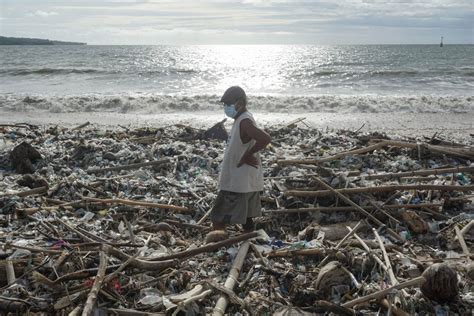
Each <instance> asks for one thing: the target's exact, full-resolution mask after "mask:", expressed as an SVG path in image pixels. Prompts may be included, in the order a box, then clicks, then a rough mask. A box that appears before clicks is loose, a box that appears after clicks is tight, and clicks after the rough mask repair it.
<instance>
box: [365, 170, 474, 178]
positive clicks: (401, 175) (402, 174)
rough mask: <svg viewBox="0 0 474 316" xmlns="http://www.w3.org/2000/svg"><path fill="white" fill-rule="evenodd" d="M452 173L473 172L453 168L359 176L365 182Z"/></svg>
mask: <svg viewBox="0 0 474 316" xmlns="http://www.w3.org/2000/svg"><path fill="white" fill-rule="evenodd" d="M453 172H465V173H472V172H474V167H453V168H442V169H424V170H416V171H406V172H394V173H383V174H371V175H363V176H361V175H359V176H360V177H363V178H364V179H366V180H375V179H387V178H388V179H397V178H404V177H416V176H429V175H442V174H445V173H453Z"/></svg>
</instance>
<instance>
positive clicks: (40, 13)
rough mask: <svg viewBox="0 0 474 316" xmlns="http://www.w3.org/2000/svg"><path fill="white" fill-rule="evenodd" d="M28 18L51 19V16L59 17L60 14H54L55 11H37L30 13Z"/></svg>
mask: <svg viewBox="0 0 474 316" xmlns="http://www.w3.org/2000/svg"><path fill="white" fill-rule="evenodd" d="M27 15H28V16H39V17H42V18H47V17H50V16H55V15H59V13H57V12H54V11H41V10H37V11H35V12H30V13H28V14H27Z"/></svg>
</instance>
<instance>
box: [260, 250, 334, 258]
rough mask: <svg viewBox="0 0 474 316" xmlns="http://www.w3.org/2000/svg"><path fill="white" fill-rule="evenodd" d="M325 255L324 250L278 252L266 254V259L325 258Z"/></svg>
mask: <svg viewBox="0 0 474 316" xmlns="http://www.w3.org/2000/svg"><path fill="white" fill-rule="evenodd" d="M326 253H327V251H326V249H324V248H311V249H296V250H289V249H287V250H278V251H272V252H269V253H268V254H267V257H269V258H274V257H294V256H325V255H326Z"/></svg>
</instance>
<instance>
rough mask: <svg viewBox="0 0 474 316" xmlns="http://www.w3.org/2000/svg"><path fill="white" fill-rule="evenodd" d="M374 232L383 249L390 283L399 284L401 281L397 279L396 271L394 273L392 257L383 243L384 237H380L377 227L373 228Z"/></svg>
mask: <svg viewBox="0 0 474 316" xmlns="http://www.w3.org/2000/svg"><path fill="white" fill-rule="evenodd" d="M372 232H373V233H374V235H375V238H376V239H377V242H378V243H379V246H380V249H381V250H382V255H383V258H384V261H385V266H386V267H387V272H388V276H389V277H390V284H391V285H397V284H398V283H399V282H398V280H397V277H396V276H395V273H393V269H392V263H391V262H390V258H389V257H388V254H387V250H385V246H384V245H383V241H382V238H380V235H379V233H377V230H376V229H375V228H372Z"/></svg>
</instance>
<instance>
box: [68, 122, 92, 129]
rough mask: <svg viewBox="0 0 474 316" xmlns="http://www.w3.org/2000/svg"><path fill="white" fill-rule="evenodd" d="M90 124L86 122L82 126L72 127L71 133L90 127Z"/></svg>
mask: <svg viewBox="0 0 474 316" xmlns="http://www.w3.org/2000/svg"><path fill="white" fill-rule="evenodd" d="M90 124H91V122H89V121H87V122H85V123H84V124H81V125H79V126H76V127H74V128H73V129H72V130H73V131H77V130H80V129H81V128H84V127H86V126H88V125H90Z"/></svg>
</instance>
